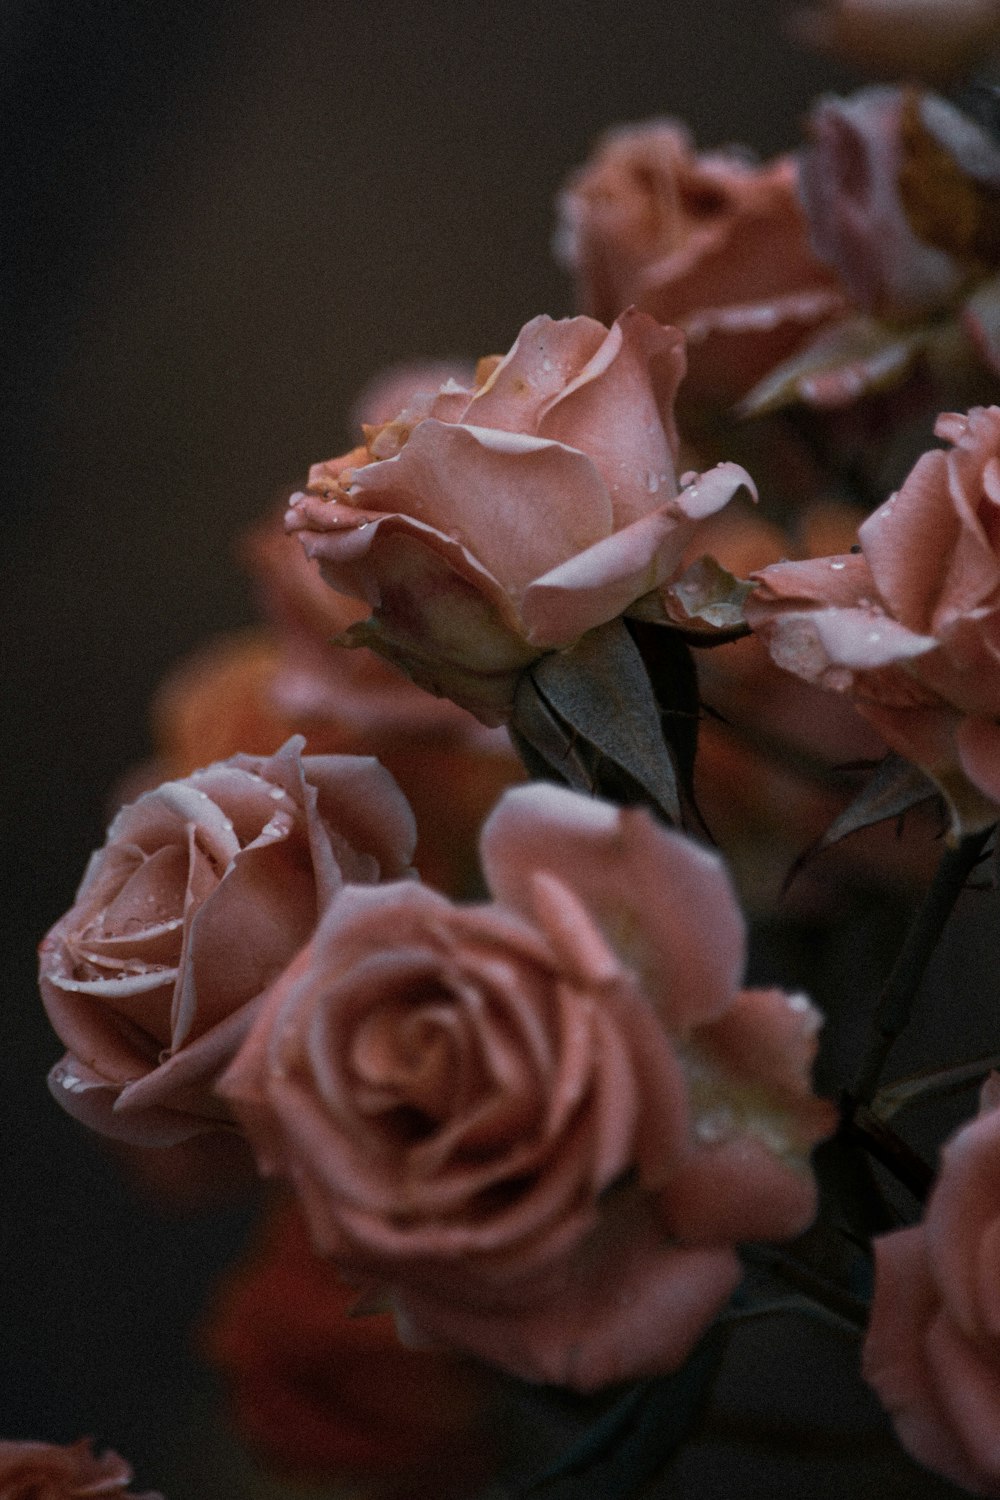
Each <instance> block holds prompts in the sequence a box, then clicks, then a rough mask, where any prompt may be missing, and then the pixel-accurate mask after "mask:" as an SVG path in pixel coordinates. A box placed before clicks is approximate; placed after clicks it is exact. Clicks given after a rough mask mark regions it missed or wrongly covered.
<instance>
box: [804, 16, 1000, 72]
mask: <svg viewBox="0 0 1000 1500" xmlns="http://www.w3.org/2000/svg"><path fill="white" fill-rule="evenodd" d="M794 19H795V21H796V22H797V25H796V30H797V32H798V33H799V35H800V36H801V37H802V39H803V40H805V41H807V42H810V43H812V44H813V45H814V46H818V47H823V48H824V49H826V50H828V51H830V52H835V53H836V54H837V55H838V56H840V57H843V58H845V59H846V60H847V61H848V62H851V63H853V64H854V65H855V66H856V67H860V68H863V69H864V70H865V72H866V73H877V74H881V75H884V76H886V77H890V78H891V77H897V78H898V77H900V76H903V77H917V78H926V79H939V80H946V79H948V78H952V77H954V76H955V75H956V74H959V73H961V72H963V71H964V70H965V69H968V68H971V67H972V66H973V65H974V64H978V63H981V62H982V60H983V57H982V54H983V53H984V52H991V51H994V50H995V48H996V44H997V40H998V33H1000V5H998V4H997V0H821V4H820V5H819V6H817V7H815V8H813V9H810V10H806V11H803V12H801V14H800V15H799V16H797V17H795V18H794Z"/></svg>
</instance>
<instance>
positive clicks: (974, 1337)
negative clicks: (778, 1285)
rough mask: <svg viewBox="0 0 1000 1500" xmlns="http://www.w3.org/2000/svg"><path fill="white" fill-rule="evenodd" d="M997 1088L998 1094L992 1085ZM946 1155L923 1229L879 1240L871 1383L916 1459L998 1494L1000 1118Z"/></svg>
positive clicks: (990, 1115)
mask: <svg viewBox="0 0 1000 1500" xmlns="http://www.w3.org/2000/svg"><path fill="white" fill-rule="evenodd" d="M994 1090H995V1086H994ZM998 1102H1000V1101H998V1099H997V1096H996V1093H995V1091H994V1092H991V1086H990V1085H989V1084H988V1085H987V1087H986V1089H984V1099H983V1108H982V1112H981V1113H980V1115H979V1117H978V1119H976V1120H974V1121H973V1122H972V1123H971V1124H969V1125H966V1126H965V1128H964V1129H963V1130H960V1131H959V1132H958V1134H957V1135H956V1136H954V1137H953V1138H952V1140H951V1141H950V1142H949V1144H948V1145H947V1146H946V1147H945V1149H944V1152H943V1153H942V1165H941V1175H940V1177H939V1179H938V1182H937V1184H936V1186H935V1188H934V1191H933V1193H932V1194H931V1197H930V1201H929V1203H928V1205H927V1210H926V1213H925V1216H924V1220H923V1222H922V1223H921V1224H920V1225H918V1226H916V1227H915V1228H913V1229H904V1230H901V1231H899V1232H898V1233H896V1234H888V1235H884V1236H882V1237H881V1238H879V1239H878V1240H876V1242H875V1254H876V1261H875V1269H876V1274H875V1297H874V1301H873V1303H872V1316H871V1324H870V1327H869V1330H868V1338H867V1341H866V1344H865V1350H864V1362H863V1368H864V1374H865V1378H866V1380H867V1381H868V1382H869V1384H870V1385H872V1386H874V1388H875V1390H876V1392H877V1393H878V1395H879V1398H880V1400H881V1401H882V1402H883V1403H884V1405H885V1406H886V1408H887V1409H888V1411H889V1413H890V1415H891V1416H892V1419H893V1423H894V1425H895V1428H896V1433H897V1435H898V1437H899V1440H900V1442H901V1443H902V1444H903V1447H904V1448H905V1449H906V1450H907V1452H908V1453H911V1454H912V1455H913V1457H914V1458H916V1459H918V1460H919V1462H920V1463H922V1464H926V1465H927V1467H928V1468H930V1469H934V1470H936V1471H937V1472H938V1473H940V1474H944V1475H945V1476H946V1477H947V1478H949V1479H952V1480H954V1481H955V1483H956V1484H960V1485H962V1486H963V1488H965V1489H967V1490H969V1491H971V1493H972V1494H974V1495H994V1496H997V1495H1000V1110H998V1108H997V1104H998Z"/></svg>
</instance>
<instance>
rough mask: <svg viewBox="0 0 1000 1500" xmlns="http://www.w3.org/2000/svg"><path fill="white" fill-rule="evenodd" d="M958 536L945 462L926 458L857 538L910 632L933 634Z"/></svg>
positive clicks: (928, 455)
mask: <svg viewBox="0 0 1000 1500" xmlns="http://www.w3.org/2000/svg"><path fill="white" fill-rule="evenodd" d="M958 534H959V522H958V517H957V516H956V514H955V508H954V505H953V504H952V503H951V500H950V497H949V494H948V483H947V459H946V457H945V455H944V454H943V453H939V452H934V453H925V454H924V456H923V458H921V459H920V460H919V462H918V463H917V465H916V467H915V468H914V469H913V471H912V473H911V474H910V476H909V478H908V479H907V481H906V483H905V484H904V485H903V487H902V489H901V490H900V491H899V493H898V494H896V495H893V496H892V497H891V498H890V499H889V500H887V501H886V503H885V504H884V505H881V506H879V508H878V510H876V511H875V512H874V514H873V515H871V516H869V518H868V520H867V521H865V523H864V524H863V526H862V527H861V528H860V531H859V533H858V535H859V537H860V540H861V545H862V547H863V548H864V553H865V558H866V561H867V562H868V565H869V567H870V568H871V570H872V574H873V576H874V577H876V578H877V579H878V588H879V592H880V593H881V595H882V598H883V599H884V600H885V602H886V604H887V605H888V607H889V608H890V609H891V610H892V611H893V613H894V614H895V616H896V617H897V619H899V620H900V621H901V622H902V623H903V624H905V625H908V626H909V628H910V629H911V630H914V631H917V632H918V633H923V632H926V631H928V630H930V629H931V628H932V620H933V617H934V611H935V606H936V604H937V601H938V596H939V594H940V590H941V586H942V582H943V578H944V575H945V571H946V569H947V565H948V558H949V555H950V554H951V552H952V551H953V549H954V547H955V544H956V541H957V539H958Z"/></svg>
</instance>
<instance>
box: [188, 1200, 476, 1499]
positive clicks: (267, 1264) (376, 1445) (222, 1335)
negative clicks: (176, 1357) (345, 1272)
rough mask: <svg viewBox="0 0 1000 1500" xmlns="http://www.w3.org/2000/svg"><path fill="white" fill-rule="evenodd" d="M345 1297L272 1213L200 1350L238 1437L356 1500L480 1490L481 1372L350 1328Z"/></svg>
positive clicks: (289, 1221) (293, 1216) (290, 1224)
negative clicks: (349, 1485) (347, 1485)
mask: <svg viewBox="0 0 1000 1500" xmlns="http://www.w3.org/2000/svg"><path fill="white" fill-rule="evenodd" d="M357 1300H358V1294H357V1291H356V1290H352V1289H351V1288H350V1287H348V1286H346V1285H345V1284H344V1282H343V1281H342V1280H341V1279H340V1277H339V1276H338V1275H337V1272H336V1271H335V1269H334V1268H333V1267H332V1266H331V1265H330V1263H329V1261H327V1260H323V1259H321V1258H320V1257H319V1256H318V1255H317V1254H316V1252H315V1251H314V1250H313V1249H312V1246H311V1245H310V1243H309V1238H308V1234H307V1231H306V1227H305V1224H304V1222H303V1220H302V1217H301V1215H300V1214H299V1213H298V1211H297V1210H296V1208H295V1206H294V1205H293V1204H288V1203H281V1204H279V1205H278V1206H277V1210H276V1211H275V1212H273V1213H272V1215H271V1217H270V1218H269V1219H268V1220H267V1221H266V1224H265V1230H264V1234H263V1236H262V1237H261V1241H260V1243H259V1244H258V1246H257V1247H256V1249H255V1252H254V1254H253V1255H252V1256H251V1258H250V1259H249V1260H247V1261H246V1262H245V1263H244V1264H242V1265H239V1266H237V1267H236V1268H235V1269H234V1270H233V1271H231V1272H230V1273H229V1274H228V1276H227V1279H226V1280H225V1282H224V1283H223V1285H222V1287H221V1288H220V1291H219V1294H218V1295H217V1297H216V1299H215V1303H214V1306H213V1307H212V1309H211V1313H210V1317H209V1320H208V1322H207V1323H206V1325H205V1328H204V1331H203V1335H202V1344H203V1348H204V1352H205V1355H206V1357H207V1358H208V1359H209V1361H210V1362H211V1363H212V1364H213V1365H215V1366H216V1367H217V1368H218V1369H219V1370H220V1371H221V1373H222V1375H223V1378H224V1380H225V1384H226V1394H227V1397H228V1401H227V1405H228V1408H229V1413H230V1416H231V1420H232V1422H233V1425H234V1427H235V1429H236V1431H237V1433H238V1434H239V1436H240V1438H241V1439H242V1440H243V1441H244V1442H246V1443H247V1444H249V1446H250V1447H251V1448H253V1450H254V1451H255V1452H256V1453H257V1454H258V1455H259V1456H260V1457H261V1458H262V1459H263V1461H264V1462H265V1463H266V1464H267V1465H268V1466H269V1467H270V1468H273V1469H275V1470H277V1471H278V1472H279V1473H281V1474H282V1475H285V1476H288V1477H289V1478H291V1479H297V1480H299V1481H302V1482H306V1481H309V1480H312V1481H313V1482H316V1481H325V1483H326V1484H328V1485H329V1484H331V1483H332V1482H334V1481H338V1480H346V1481H349V1480H351V1479H357V1480H359V1481H362V1482H363V1486H364V1494H365V1496H366V1497H375V1496H377V1497H379V1500H387V1497H388V1496H390V1495H391V1496H398V1497H399V1500H417V1496H418V1495H419V1496H424V1495H426V1496H427V1497H428V1500H442V1497H443V1496H444V1495H446V1494H448V1495H451V1494H453V1493H462V1494H468V1493H469V1492H470V1490H471V1489H472V1488H475V1487H476V1484H475V1481H477V1480H478V1481H479V1482H480V1483H482V1482H484V1481H485V1479H486V1474H487V1469H488V1467H489V1455H490V1442H489V1440H488V1438H487V1434H486V1432H485V1430H484V1427H483V1422H482V1418H483V1415H484V1406H485V1401H486V1397H487V1395H488V1393H489V1390H490V1383H489V1381H488V1380H487V1378H486V1376H485V1373H484V1372H483V1371H482V1369H481V1367H478V1366H473V1365H471V1364H470V1363H469V1362H468V1361H465V1360H458V1359H455V1358H452V1357H450V1356H447V1355H442V1354H437V1353H429V1352H428V1351H426V1350H416V1349H404V1348H402V1347H401V1346H400V1343H399V1340H398V1339H397V1337H396V1331H395V1326H394V1324H393V1320H392V1317H391V1316H390V1315H389V1314H388V1313H382V1314H374V1315H373V1314H368V1315H366V1316H364V1317H358V1316H354V1315H352V1307H353V1304H354V1303H356V1302H357Z"/></svg>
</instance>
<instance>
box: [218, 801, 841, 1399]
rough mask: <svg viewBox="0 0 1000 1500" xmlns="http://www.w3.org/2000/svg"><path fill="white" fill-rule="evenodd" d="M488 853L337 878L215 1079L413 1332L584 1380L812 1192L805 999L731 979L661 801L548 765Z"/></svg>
mask: <svg viewBox="0 0 1000 1500" xmlns="http://www.w3.org/2000/svg"><path fill="white" fill-rule="evenodd" d="M482 856H483V863H484V869H485V872H486V877H487V881H488V883H489V886H490V888H491V890H492V891H493V894H494V896H495V898H496V899H495V902H494V903H493V904H492V905H486V906H476V907H466V908H459V907H455V906H453V905H451V904H450V903H449V902H447V901H446V900H445V899H444V898H443V897H440V896H438V895H436V894H434V893H433V892H431V891H429V890H427V889H426V888H423V887H420V886H415V885H402V884H397V885H385V886H382V887H379V888H377V889H368V890H366V889H360V888H351V887H345V889H344V890H343V891H342V892H341V894H340V895H339V896H338V898H337V900H336V901H335V902H334V903H333V904H332V906H331V907H330V909H329V911H328V912H327V914H326V917H325V918H324V920H323V921H322V923H321V924H320V927H319V929H318V930H317V933H316V936H315V938H314V940H313V942H312V944H311V945H310V946H309V947H308V948H307V949H306V950H304V952H303V953H302V954H300V955H299V957H298V959H297V960H296V961H295V963H294V964H293V965H292V966H291V967H290V968H289V969H288V970H287V971H286V973H285V974H284V975H283V976H282V977H281V978H280V979H279V980H278V981H277V983H276V984H275V986H274V987H273V989H272V990H271V992H270V994H269V996H268V998H267V1000H266V1002H265V1005H264V1007H263V1009H262V1010H261V1013H260V1015H259V1017H258V1019H257V1021H256V1023H255V1025H254V1027H253V1029H252V1031H251V1033H250V1035H249V1037H248V1038H247V1040H246V1042H245V1044H244V1046H243V1048H242V1050H241V1052H240V1054H239V1055H238V1057H237V1058H236V1061H235V1062H234V1064H233V1065H232V1067H231V1068H230V1069H229V1071H228V1073H227V1074H226V1076H225V1078H224V1079H223V1080H222V1083H221V1085H220V1088H221V1091H222V1093H223V1095H224V1096H225V1097H226V1098H228V1099H229V1100H230V1101H231V1103H232V1104H233V1107H234V1109H235V1110H236V1112H237V1113H238V1114H239V1115H240V1117H241V1118H242V1120H243V1122H244V1124H245V1126H246V1128H247V1130H248V1132H249V1134H250V1137H251V1139H252V1141H253V1143H254V1145H255V1148H256V1151H257V1155H258V1161H259V1163H260V1165H261V1167H262V1169H263V1170H265V1171H267V1172H276V1173H280V1174H282V1175H284V1176H288V1177H290V1178H291V1179H292V1181H293V1182H294V1184H295V1187H296V1189H297V1191H298V1193H299V1195H300V1198H301V1201H302V1204H303V1207H304V1210H305V1213H306V1216H307V1219H308V1221H309V1224H310V1227H311V1231H312V1235H313V1239H314V1242H315V1243H316V1245H317V1247H318V1248H319V1249H320V1250H321V1251H322V1252H323V1253H326V1254H328V1255H330V1256H332V1257H333V1258H334V1259H335V1260H336V1261H337V1262H338V1263H339V1264H340V1265H341V1267H342V1268H343V1269H344V1270H345V1271H346V1272H347V1273H348V1274H349V1276H350V1277H351V1278H352V1279H354V1280H355V1281H357V1282H361V1283H365V1282H367V1283H369V1284H374V1285H377V1286H379V1287H381V1288H382V1289H383V1291H385V1292H386V1293H387V1294H388V1296H389V1297H390V1299H391V1302H392V1304H393V1306H394V1308H395V1311H396V1314H397V1320H398V1322H399V1324H400V1327H401V1329H402V1330H403V1331H404V1333H405V1334H406V1335H407V1336H408V1337H411V1338H413V1339H416V1340H417V1341H420V1342H430V1343H433V1344H443V1345H447V1346H455V1347H458V1348H459V1349H462V1350H464V1351H466V1352H469V1353H471V1354H473V1355H475V1356H477V1357H478V1358H481V1359H483V1360H486V1361H487V1362H490V1363H493V1364H496V1365H499V1366H500V1367H502V1368H504V1369H506V1370H508V1371H511V1372H513V1373H515V1374H517V1375H519V1376H521V1377H523V1378H525V1379H529V1380H538V1381H546V1382H555V1383H560V1384H567V1385H572V1386H575V1387H577V1388H579V1389H583V1390H587V1389H592V1388H594V1387H597V1386H600V1385H603V1384H606V1383H608V1382H612V1381H618V1380H625V1379H630V1378H633V1377H636V1376H640V1375H644V1374H648V1373H655V1372H658V1371H665V1370H672V1369H675V1368H677V1367H678V1366H679V1365H680V1364H681V1363H682V1362H683V1361H684V1359H685V1358H686V1357H687V1355H688V1354H689V1353H690V1352H691V1350H692V1348H693V1347H694V1345H695V1343H696V1342H697V1340H698V1338H699V1337H700V1336H701V1334H702V1333H703V1331H704V1330H705V1328H706V1327H707V1325H708V1323H709V1322H710V1321H711V1319H712V1318H713V1317H714V1316H715V1314H716V1313H717V1312H718V1310H719V1309H720V1307H721V1306H722V1305H723V1304H724V1302H725V1301H726V1299H727V1298H728V1296H729V1295H730V1293H731V1292H732V1290H733V1288H734V1287H735V1285H736V1284H737V1282H738V1281H739V1279H740V1274H741V1271H740V1263H739V1259H738V1257H737V1255H736V1252H735V1249H734V1246H735V1244H736V1242H737V1241H739V1240H743V1239H759V1238H772V1239H773V1238H784V1237H786V1236H792V1235H795V1234H797V1233H799V1232H800V1231H801V1230H802V1229H803V1228H805V1226H806V1225H807V1224H808V1223H809V1221H810V1220H811V1218H812V1216H813V1213H814V1211H815V1188H814V1184H813V1181H812V1177H811V1174H810V1171H809V1168H808V1152H809V1148H810V1146H811V1145H812V1144H813V1142H815V1141H816V1140H817V1139H819V1138H820V1137H821V1136H823V1135H824V1134H825V1133H827V1131H828V1130H829V1128H830V1127H831V1124H832V1119H831V1111H830V1110H829V1109H828V1108H827V1106H826V1105H824V1104H822V1103H821V1102H820V1101H818V1100H816V1099H815V1098H814V1097H813V1096H812V1094H811V1092H810V1088H809V1082H808V1072H809V1066H810V1062H811V1059H812V1055H813V1051H814V1046H815V1032H816V1029H817V1026H818V1017H817V1015H816V1012H815V1011H814V1010H813V1008H812V1007H811V1005H810V1004H809V1003H808V1001H806V1000H805V999H804V998H802V997H800V996H787V995H784V994H781V993H779V992H777V991H772V990H768V991H742V992H741V991H740V990H739V989H738V983H739V976H740V972H741V970H742V966H743V962H744V942H745V934H744V928H743V923H742V920H741V918H740V915H739V912H738V909H737V907H736V904H735V901H734V898H733V895H732V891H731V888H730V885H729V882H728V879H727V877H726V875H725V873H724V870H723V868H722V865H721V863H720V861H719V860H718V859H717V858H716V857H715V856H714V855H713V854H710V853H708V852H707V851H705V850H703V849H700V848H699V847H697V846H696V845H694V844H693V843H691V842H690V841H689V840H687V839H685V838H683V837H682V836H680V835H678V834H674V833H671V832H668V831H667V830H665V829H664V828H662V827H661V826H659V825H658V824H656V823H654V821H653V820H652V819H651V818H650V817H649V815H648V814H646V813H645V812H640V811H636V810H622V809H619V808H615V807H612V806H610V805H608V804H605V803H601V802H597V801H593V800H591V799H588V798H585V797H582V796H580V795H578V794H575V793H572V792H568V791H565V790H562V789H557V788H555V787H552V786H548V785H543V784H540V783H536V784H534V785H532V786H530V787H526V788H523V789H518V790H515V791H512V792H508V793H507V794H506V796H505V797H504V798H503V799H502V800H501V802H500V804H499V806H498V808H497V810H496V811H495V812H494V814H493V816H492V817H491V819H490V820H489V822H488V823H487V825H486V828H485V830H484V833H483V837H482Z"/></svg>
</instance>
